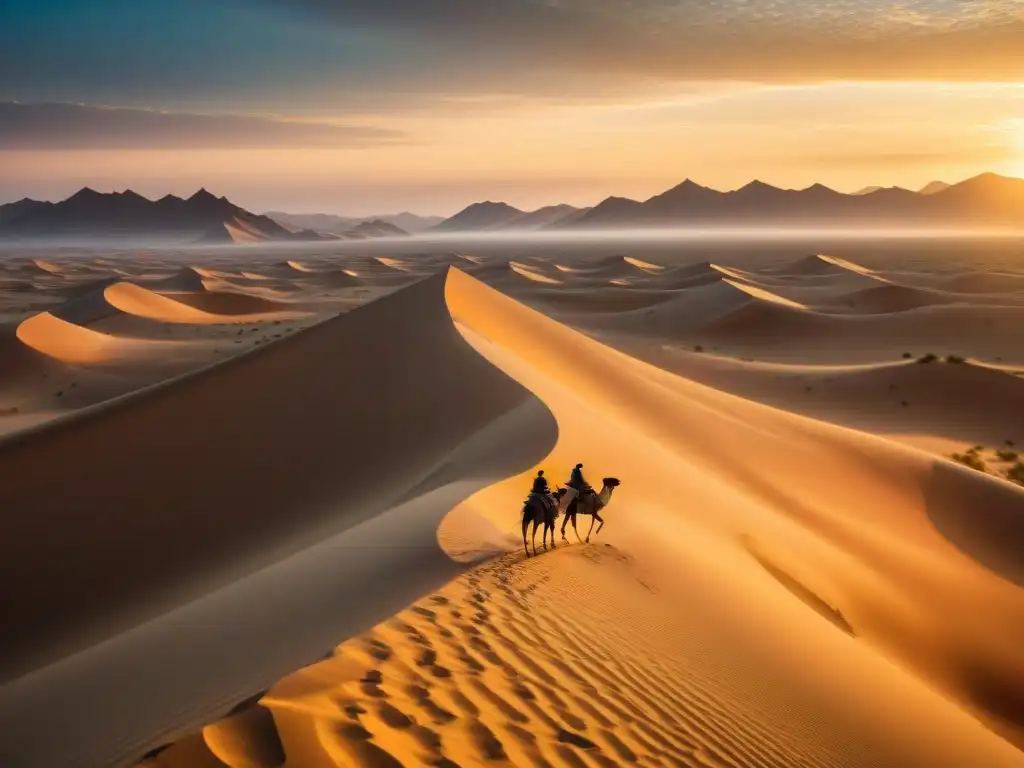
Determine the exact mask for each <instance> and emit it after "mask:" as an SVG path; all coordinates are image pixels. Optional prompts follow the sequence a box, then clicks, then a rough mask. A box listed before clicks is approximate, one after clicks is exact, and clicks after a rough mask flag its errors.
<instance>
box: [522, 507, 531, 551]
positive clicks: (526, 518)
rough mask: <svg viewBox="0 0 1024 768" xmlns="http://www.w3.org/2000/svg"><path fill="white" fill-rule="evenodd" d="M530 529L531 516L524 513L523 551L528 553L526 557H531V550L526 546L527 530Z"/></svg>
mask: <svg viewBox="0 0 1024 768" xmlns="http://www.w3.org/2000/svg"><path fill="white" fill-rule="evenodd" d="M529 527H530V516H529V514H527V513H525V512H524V513H523V549H524V550H525V551H526V556H527V557H529V556H530V548H529V546H527V544H526V529H527V528H529Z"/></svg>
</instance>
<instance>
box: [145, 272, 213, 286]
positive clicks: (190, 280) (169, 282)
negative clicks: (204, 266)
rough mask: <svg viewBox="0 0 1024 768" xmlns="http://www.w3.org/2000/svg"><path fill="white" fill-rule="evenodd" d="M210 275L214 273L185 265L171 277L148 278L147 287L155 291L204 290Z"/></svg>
mask: <svg viewBox="0 0 1024 768" xmlns="http://www.w3.org/2000/svg"><path fill="white" fill-rule="evenodd" d="M210 277H212V275H210V274H209V273H208V272H206V271H205V270H203V271H201V270H197V269H195V268H193V267H185V268H184V269H181V270H179V271H178V272H176V273H175V274H173V275H171V276H169V277H164V278H158V279H154V280H147V281H146V287H148V288H151V289H152V290H154V291H202V290H205V289H206V284H205V281H206V280H207V279H208V278H210Z"/></svg>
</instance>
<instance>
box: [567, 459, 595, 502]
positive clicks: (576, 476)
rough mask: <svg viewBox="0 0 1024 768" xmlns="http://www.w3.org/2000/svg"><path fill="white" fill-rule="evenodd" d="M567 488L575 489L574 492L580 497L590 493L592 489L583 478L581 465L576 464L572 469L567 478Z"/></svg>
mask: <svg viewBox="0 0 1024 768" xmlns="http://www.w3.org/2000/svg"><path fill="white" fill-rule="evenodd" d="M569 487H570V488H575V489H576V492H577V493H579V494H580V495H581V496H582V495H583V494H585V493H588V492H591V491H593V490H594V489H593V488H591V487H590V484H589V483H588V482H587V481H586V479H585V478H584V477H583V464H582V463H580V464H577V465H576V466H575V467H573V468H572V474H571V475H570V476H569Z"/></svg>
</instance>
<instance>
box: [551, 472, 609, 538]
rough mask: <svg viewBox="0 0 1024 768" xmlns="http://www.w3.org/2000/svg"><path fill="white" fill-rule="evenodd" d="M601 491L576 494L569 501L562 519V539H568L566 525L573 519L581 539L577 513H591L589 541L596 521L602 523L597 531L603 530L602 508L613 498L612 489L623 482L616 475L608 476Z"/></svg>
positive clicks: (577, 536) (574, 528) (574, 527)
mask: <svg viewBox="0 0 1024 768" xmlns="http://www.w3.org/2000/svg"><path fill="white" fill-rule="evenodd" d="M601 482H602V486H601V492H600V493H588V494H586V495H585V496H582V497H580V496H576V497H575V498H574V499H573V500H572V501H570V502H569V506H568V507H567V508H566V510H565V519H564V520H562V539H563V540H565V541H568V539H567V538H566V535H565V526H566V523H568V522H569V520H570V518H571V519H572V530H573V533H575V534H576V539H577V540H579V538H580V532H579V531H578V530H576V515H590V530H589V531H587V539H586V541H587V543H590V534H591V532H592V531H593V530H594V521H595V520H596V521H597V522H599V523H600V525H599V526H598V527H597V533H595V534H594V535H595V536H596V535H597V534H598V533H600V532H601V529H602V528H604V519H602V517H601V514H600V513H601V510H602V509H604V508H605V507H607V506H608V502H609V501H611V499H612V491H614V490H615V489H616V488H618V487H619V486H620V485H621V484H622V483H621V482H620V481H619V480H618V478H615V477H606V478H604V480H602V481H601Z"/></svg>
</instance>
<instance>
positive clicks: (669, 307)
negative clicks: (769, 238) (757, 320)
mask: <svg viewBox="0 0 1024 768" xmlns="http://www.w3.org/2000/svg"><path fill="white" fill-rule="evenodd" d="M761 304H765V305H770V306H771V307H776V306H777V307H781V308H783V309H785V310H787V311H794V312H797V313H803V312H804V307H802V306H800V305H798V304H795V303H794V302H791V301H789V300H787V299H783V298H782V297H780V296H775V295H774V294H772V293H770V292H769V291H766V290H764V289H761V288H757V287H755V286H752V285H747V284H744V283H740V282H736V281H733V280H727V279H724V278H723V279H721V280H717V281H715V282H713V283H708V284H706V285H699V286H697V287H694V288H685V289H682V290H679V291H674V292H672V293H670V294H669V298H667V299H665V300H664V301H661V302H659V303H657V304H653V305H650V306H647V307H644V308H641V309H636V310H633V311H630V312H620V313H616V314H614V315H603V316H602V315H593V316H591V317H587V318H586V319H585V320H581V322H583V323H585V324H586V326H587V327H588V328H599V329H608V330H615V331H620V332H630V333H637V334H656V335H663V336H667V337H669V338H675V337H676V336H677V335H678V334H685V333H688V332H692V331H695V330H698V329H703V328H707V327H710V326H713V325H714V324H715V323H716V322H728V318H729V317H731V316H733V314H734V313H737V312H739V311H740V310H741V309H743V308H747V307H753V306H754V305H761Z"/></svg>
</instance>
